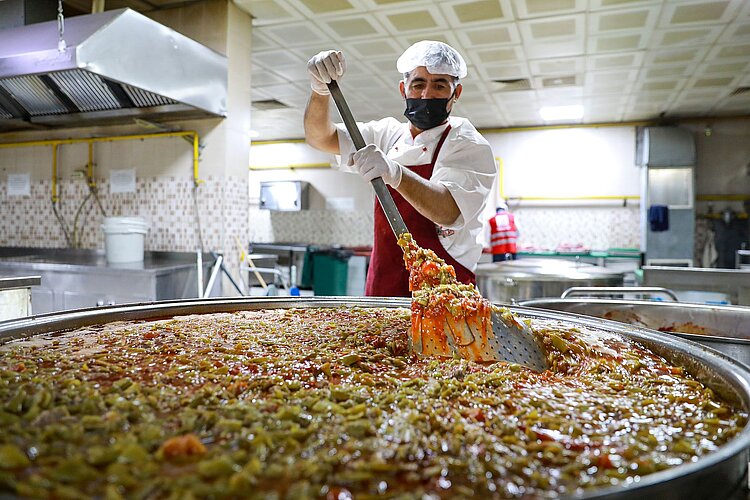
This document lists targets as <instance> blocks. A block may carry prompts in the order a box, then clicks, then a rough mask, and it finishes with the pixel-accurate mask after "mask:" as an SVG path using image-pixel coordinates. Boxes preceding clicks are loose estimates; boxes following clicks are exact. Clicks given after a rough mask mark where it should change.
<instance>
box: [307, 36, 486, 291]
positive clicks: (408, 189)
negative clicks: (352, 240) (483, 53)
mask: <svg viewBox="0 0 750 500" xmlns="http://www.w3.org/2000/svg"><path fill="white" fill-rule="evenodd" d="M307 67H308V71H309V72H310V76H311V87H312V90H313V92H312V93H311V96H310V100H309V102H308V105H307V108H306V109H305V120H304V126H305V139H306V140H307V142H308V144H310V145H311V146H313V147H314V148H316V149H319V150H321V151H325V152H328V153H333V154H336V155H339V156H340V160H339V165H338V167H339V168H340V169H342V170H346V171H351V172H358V173H359V174H360V175H362V177H364V179H365V180H367V181H371V180H372V179H374V178H376V177H382V178H383V181H384V182H385V183H386V184H387V185H388V186H389V190H390V192H391V195H392V196H393V199H394V202H395V203H396V206H397V207H398V210H399V212H401V215H402V216H403V218H404V222H405V223H406V226H407V227H408V228H409V231H410V232H411V233H412V235H413V237H414V239H415V240H416V241H417V242H418V243H419V245H420V246H422V247H425V248H429V249H431V250H433V251H434V252H435V253H436V254H437V255H438V256H439V257H441V258H442V259H444V260H445V261H446V263H448V264H451V265H453V266H454V268H455V270H456V276H457V278H458V280H459V281H461V282H463V283H474V281H475V280H474V269H475V267H476V265H477V262H478V261H479V257H480V256H481V253H482V244H481V242H480V237H481V236H482V234H481V233H482V222H481V221H480V219H479V216H480V214H481V212H482V209H483V208H484V205H485V203H486V201H487V197H488V195H489V192H490V188H491V187H492V184H493V183H494V182H495V178H496V176H497V167H496V165H495V160H494V156H493V154H492V149H491V148H490V145H489V144H488V143H487V141H486V140H485V139H484V137H482V135H481V134H479V132H477V130H476V128H474V126H473V125H472V124H471V123H470V122H469V121H468V120H466V119H465V118H459V117H455V116H454V117H451V116H449V115H450V112H451V110H452V109H453V104H454V103H455V102H456V101H457V100H458V98H459V97H460V96H461V92H462V90H463V87H462V86H461V83H460V79H461V78H463V77H465V76H466V74H467V70H466V63H465V62H464V60H463V58H462V57H461V55H460V54H459V53H458V52H457V51H456V50H455V49H453V48H452V47H451V46H449V45H447V44H445V43H442V42H435V41H429V40H424V41H421V42H417V43H415V44H414V45H412V46H411V47H409V48H408V49H406V51H405V52H404V53H403V54H402V55H401V57H399V59H398V61H397V62H396V68H397V69H398V71H399V72H400V73H402V74H403V80H402V81H401V82H400V83H399V89H400V91H401V96H402V97H403V99H404V100H405V104H406V111H405V112H404V115H405V116H406V118H407V119H408V120H409V122H408V123H402V122H399V121H398V120H396V119H395V118H383V119H381V120H378V121H372V122H368V123H359V124H358V125H359V128H360V130H361V133H362V137H363V138H364V140H365V143H366V144H367V146H366V147H365V148H363V149H361V150H360V151H355V148H354V144H353V142H352V140H351V137H350V136H349V134H348V132H347V131H346V128H345V127H344V125H343V124H334V123H333V122H332V121H331V118H330V113H329V100H330V93H329V91H328V87H327V85H326V84H327V83H329V82H330V81H331V80H341V78H342V76H343V75H344V73H345V71H346V60H345V58H344V55H343V53H342V52H341V51H336V50H327V51H323V52H320V53H318V54H317V55H315V56H313V57H312V58H311V59H310V61H309V62H308V64H307ZM374 222H375V225H374V226H375V227H374V232H375V234H374V240H373V250H372V257H371V260H370V270H369V272H368V275H367V283H366V287H365V294H366V295H370V296H405V297H408V296H410V292H409V272H408V271H407V270H406V268H405V267H404V264H403V262H404V258H403V252H402V250H401V248H399V246H398V245H397V242H396V237H395V236H394V234H393V231H392V230H391V228H390V226H389V224H388V220H387V218H386V216H385V214H384V213H383V210H382V208H381V207H380V204H379V203H378V202H377V200H376V202H375V216H374Z"/></svg>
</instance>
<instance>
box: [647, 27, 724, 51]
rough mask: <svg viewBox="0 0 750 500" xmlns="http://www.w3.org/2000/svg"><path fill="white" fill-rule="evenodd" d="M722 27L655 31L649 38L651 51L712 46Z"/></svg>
mask: <svg viewBox="0 0 750 500" xmlns="http://www.w3.org/2000/svg"><path fill="white" fill-rule="evenodd" d="M723 29H724V26H723V25H721V26H691V27H687V28H680V29H668V30H657V31H656V32H655V33H654V36H653V37H652V38H651V42H650V43H649V47H650V48H652V49H662V48H663V49H668V48H685V47H705V46H707V45H711V44H713V43H714V42H715V41H716V39H717V38H718V37H719V35H720V34H721V33H722V30H723Z"/></svg>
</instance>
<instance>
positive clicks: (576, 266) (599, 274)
mask: <svg viewBox="0 0 750 500" xmlns="http://www.w3.org/2000/svg"><path fill="white" fill-rule="evenodd" d="M476 275H477V276H488V277H492V278H496V277H497V278H513V279H532V280H561V279H562V280H573V281H576V280H580V281H584V280H586V281H590V280H594V281H596V280H607V281H609V280H618V279H619V280H621V279H622V276H623V273H622V272H617V271H613V270H611V269H607V268H604V267H598V266H595V265H593V264H586V263H582V262H574V261H570V260H560V259H520V260H509V261H504V262H492V263H489V264H480V265H478V266H477V269H476Z"/></svg>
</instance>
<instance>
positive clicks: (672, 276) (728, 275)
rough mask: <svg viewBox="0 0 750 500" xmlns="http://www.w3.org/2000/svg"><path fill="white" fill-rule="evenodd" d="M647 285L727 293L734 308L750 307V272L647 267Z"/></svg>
mask: <svg viewBox="0 0 750 500" xmlns="http://www.w3.org/2000/svg"><path fill="white" fill-rule="evenodd" d="M643 284H644V285H647V286H661V287H664V288H669V289H670V290H675V291H681V290H684V291H691V290H697V291H704V292H719V293H725V294H727V295H728V296H729V300H730V302H731V303H732V304H735V305H744V306H750V269H716V268H707V267H667V266H643Z"/></svg>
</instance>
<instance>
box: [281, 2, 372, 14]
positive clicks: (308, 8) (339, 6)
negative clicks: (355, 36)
mask: <svg viewBox="0 0 750 500" xmlns="http://www.w3.org/2000/svg"><path fill="white" fill-rule="evenodd" d="M279 3H287V4H291V5H292V6H294V7H295V8H296V9H297V10H298V11H299V12H301V13H302V14H303V15H305V17H307V18H314V17H316V18H320V17H334V16H336V17H338V16H346V15H349V14H352V13H353V12H356V11H358V10H360V11H361V10H363V9H361V8H359V7H358V4H357V3H356V2H352V1H351V0H284V1H283V2H279Z"/></svg>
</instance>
